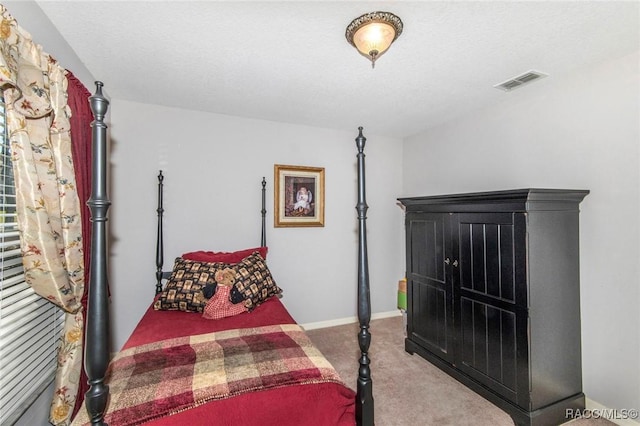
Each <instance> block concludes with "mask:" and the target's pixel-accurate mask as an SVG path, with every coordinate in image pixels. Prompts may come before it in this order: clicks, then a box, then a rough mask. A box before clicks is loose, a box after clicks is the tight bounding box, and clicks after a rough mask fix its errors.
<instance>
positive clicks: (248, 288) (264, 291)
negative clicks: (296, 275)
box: [231, 252, 282, 310]
mask: <svg viewBox="0 0 640 426" xmlns="http://www.w3.org/2000/svg"><path fill="white" fill-rule="evenodd" d="M233 267H234V269H235V270H236V283H235V284H234V285H233V289H232V293H235V294H236V295H237V294H238V293H239V294H240V295H241V296H242V297H244V306H245V307H246V308H247V309H248V310H252V309H254V308H255V307H256V306H258V305H259V304H261V303H262V302H264V301H265V300H267V299H268V298H269V297H271V296H274V295H276V294H280V293H282V289H281V288H280V287H278V286H277V285H276V282H275V281H274V280H273V277H272V276H271V272H270V271H269V268H267V263H266V262H265V260H264V259H263V258H262V256H260V253H258V252H254V253H252V254H250V255H249V256H247V257H245V258H244V259H243V260H242V261H241V262H239V263H237V264H235V265H234V266H233ZM231 297H232V301H233V299H234V295H233V294H232V296H231ZM236 300H237V299H236Z"/></svg>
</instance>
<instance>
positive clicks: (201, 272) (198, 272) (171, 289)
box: [153, 257, 229, 313]
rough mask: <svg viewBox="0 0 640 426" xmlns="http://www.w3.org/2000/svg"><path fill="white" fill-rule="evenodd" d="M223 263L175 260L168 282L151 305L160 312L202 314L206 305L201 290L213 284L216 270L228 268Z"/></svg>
mask: <svg viewBox="0 0 640 426" xmlns="http://www.w3.org/2000/svg"><path fill="white" fill-rule="evenodd" d="M228 266H229V265H227V264H224V263H209V262H196V261H193V260H185V259H183V258H181V257H178V258H176V261H175V263H174V265H173V271H172V272H171V276H170V277H169V281H168V282H167V285H166V286H165V288H164V290H162V293H160V297H159V298H158V300H156V302H155V303H154V305H153V308H154V309H155V310H160V311H185V312H200V313H201V312H202V311H203V310H204V307H205V306H206V304H207V299H205V297H204V295H203V292H202V291H203V289H204V287H205V286H206V285H207V284H215V283H216V281H215V275H216V271H217V270H218V269H222V268H225V267H228Z"/></svg>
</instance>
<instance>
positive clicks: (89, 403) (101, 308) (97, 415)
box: [84, 81, 111, 425]
mask: <svg viewBox="0 0 640 426" xmlns="http://www.w3.org/2000/svg"><path fill="white" fill-rule="evenodd" d="M102 86H103V84H102V82H100V81H96V93H95V95H93V96H91V97H90V98H89V103H90V104H91V111H93V116H94V121H93V122H92V123H91V128H92V139H93V148H92V149H93V153H92V161H93V171H92V186H91V197H90V198H89V200H88V201H87V205H88V206H89V209H90V210H91V222H92V225H91V232H92V240H91V271H90V272H91V273H90V278H89V286H88V292H89V297H88V307H87V320H86V324H85V352H84V353H85V360H84V366H85V370H86V371H87V377H88V379H89V380H88V382H89V390H88V391H87V393H86V394H85V405H86V407H87V411H88V413H89V418H90V420H91V424H93V425H106V423H104V412H105V410H106V407H107V401H108V399H109V387H108V386H107V385H105V384H104V376H105V373H106V371H107V364H108V363H109V294H108V289H107V286H108V284H107V283H108V279H107V231H106V224H107V223H106V222H107V220H108V217H107V211H108V210H109V206H110V204H111V202H110V201H109V197H108V196H107V126H106V124H105V123H104V121H103V120H104V116H105V114H106V113H107V109H108V108H109V101H108V100H107V99H106V98H105V97H104V96H103V95H102Z"/></svg>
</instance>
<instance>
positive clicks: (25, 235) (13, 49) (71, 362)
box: [0, 5, 84, 425]
mask: <svg viewBox="0 0 640 426" xmlns="http://www.w3.org/2000/svg"><path fill="white" fill-rule="evenodd" d="M0 19H1V21H0V87H1V88H2V89H3V90H4V96H5V103H6V114H7V127H8V135H9V140H10V143H11V151H12V162H13V169H14V178H15V183H16V193H17V199H16V203H17V209H18V227H19V229H20V241H21V248H22V256H23V265H24V270H25V279H26V281H27V283H28V284H29V285H30V286H31V287H32V288H33V289H34V290H35V292H36V293H37V294H39V295H40V296H42V297H45V298H47V299H48V300H49V301H51V302H52V303H55V304H56V305H58V306H59V307H60V308H62V309H63V310H64V311H65V314H66V318H65V328H64V336H63V338H62V341H61V343H60V348H59V351H58V370H57V374H56V382H55V386H56V390H55V394H54V399H53V401H52V409H51V413H50V421H51V423H53V424H55V425H66V424H68V423H69V421H70V417H71V413H72V411H73V407H74V404H75V398H76V393H77V388H78V382H79V377H80V371H81V363H82V334H83V333H82V330H83V311H82V304H81V299H82V296H83V293H84V264H83V250H82V226H81V220H80V212H81V210H80V202H79V199H78V194H77V192H76V183H75V182H76V181H75V175H74V168H73V161H72V153H71V139H70V121H69V118H70V116H71V112H70V109H69V107H68V105H67V79H66V77H65V70H64V69H63V68H62V67H60V66H59V65H58V63H57V62H56V61H55V59H53V58H52V57H51V56H49V55H48V54H46V53H44V52H43V51H42V47H41V46H39V45H37V44H35V43H34V42H33V41H32V40H31V36H30V34H29V33H28V32H26V31H25V30H24V29H22V28H21V27H20V26H18V24H17V23H16V21H15V19H13V17H12V16H11V15H10V14H9V13H8V12H7V10H6V9H5V8H4V6H2V5H0Z"/></svg>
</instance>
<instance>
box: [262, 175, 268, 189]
mask: <svg viewBox="0 0 640 426" xmlns="http://www.w3.org/2000/svg"><path fill="white" fill-rule="evenodd" d="M265 186H267V180H266V179H265V177H264V176H262V187H263V188H264V187H265Z"/></svg>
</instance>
